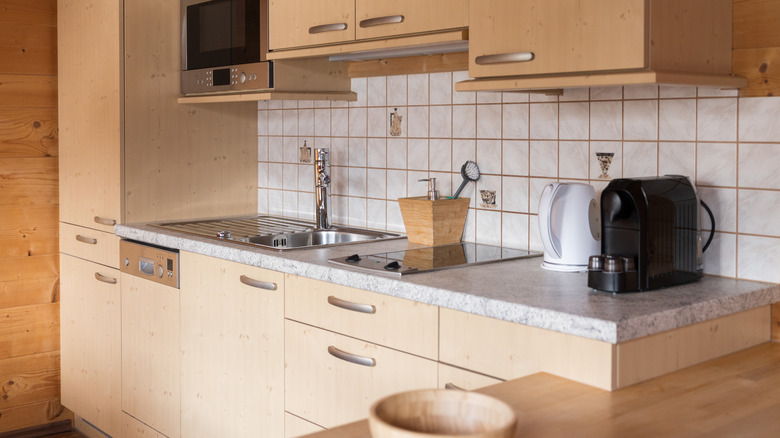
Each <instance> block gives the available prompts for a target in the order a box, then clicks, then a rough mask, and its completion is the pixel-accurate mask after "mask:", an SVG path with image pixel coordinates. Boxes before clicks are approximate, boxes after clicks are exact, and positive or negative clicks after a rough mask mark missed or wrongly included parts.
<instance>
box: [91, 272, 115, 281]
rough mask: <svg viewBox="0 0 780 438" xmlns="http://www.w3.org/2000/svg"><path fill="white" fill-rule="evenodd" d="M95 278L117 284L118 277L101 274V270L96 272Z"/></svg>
mask: <svg viewBox="0 0 780 438" xmlns="http://www.w3.org/2000/svg"><path fill="white" fill-rule="evenodd" d="M95 279H96V280H97V281H102V282H103V283H108V284H116V278H112V277H106V276H105V275H100V272H95Z"/></svg>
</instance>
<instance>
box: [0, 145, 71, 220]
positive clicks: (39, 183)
mask: <svg viewBox="0 0 780 438" xmlns="http://www.w3.org/2000/svg"><path fill="white" fill-rule="evenodd" d="M57 165H58V163H57V158H56V157H47V158H4V159H0V207H4V208H6V207H19V206H33V205H41V206H42V205H58V203H59V198H58V187H59V182H58V170H57Z"/></svg>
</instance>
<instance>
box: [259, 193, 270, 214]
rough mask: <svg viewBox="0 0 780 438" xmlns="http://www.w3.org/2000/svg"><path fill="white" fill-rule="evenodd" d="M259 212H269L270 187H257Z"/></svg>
mask: <svg viewBox="0 0 780 438" xmlns="http://www.w3.org/2000/svg"><path fill="white" fill-rule="evenodd" d="M257 214H268V189H262V188H261V189H257Z"/></svg>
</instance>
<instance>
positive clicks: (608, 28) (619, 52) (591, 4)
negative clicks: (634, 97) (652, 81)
mask: <svg viewBox="0 0 780 438" xmlns="http://www.w3.org/2000/svg"><path fill="white" fill-rule="evenodd" d="M648 4H649V2H647V1H645V0H523V1H517V0H477V1H471V2H470V4H469V74H470V75H471V76H472V77H489V76H513V75H530V74H547V73H568V72H587V71H599V70H622V69H641V68H645V67H647V66H648V62H649V59H648V56H649V55H648V53H649V51H648V47H649V41H648V38H649V36H648V35H649V30H648V29H649V26H648V18H647V17H648V16H649V14H648V10H647V8H648Z"/></svg>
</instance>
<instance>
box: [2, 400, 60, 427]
mask: <svg viewBox="0 0 780 438" xmlns="http://www.w3.org/2000/svg"><path fill="white" fill-rule="evenodd" d="M61 420H73V412H71V411H69V410H68V409H65V407H64V406H62V404H60V399H59V398H51V399H47V400H39V401H37V402H35V403H29V404H26V405H22V406H16V407H13V408H8V409H3V410H0V433H2V432H6V431H9V430H17V429H22V428H25V427H31V426H37V425H39V424H44V423H51V422H53V421H61Z"/></svg>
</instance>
